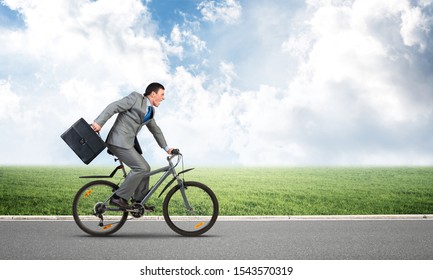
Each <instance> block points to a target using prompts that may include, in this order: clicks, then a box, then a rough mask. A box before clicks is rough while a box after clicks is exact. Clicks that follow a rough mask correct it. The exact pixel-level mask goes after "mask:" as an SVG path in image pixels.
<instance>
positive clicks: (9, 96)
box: [0, 80, 21, 121]
mask: <svg viewBox="0 0 433 280" xmlns="http://www.w3.org/2000/svg"><path fill="white" fill-rule="evenodd" d="M20 99H21V98H20V97H19V96H17V95H16V94H15V93H13V92H12V91H11V85H10V83H9V81H7V80H0V100H1V103H0V112H1V114H0V121H10V120H15V119H16V117H17V114H19V107H20Z"/></svg>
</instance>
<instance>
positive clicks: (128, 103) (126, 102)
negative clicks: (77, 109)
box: [95, 92, 137, 127]
mask: <svg viewBox="0 0 433 280" xmlns="http://www.w3.org/2000/svg"><path fill="white" fill-rule="evenodd" d="M136 99H137V94H136V93H135V92H132V93H131V94H129V95H128V96H125V97H124V98H122V99H120V100H118V101H114V102H113V103H111V104H109V105H108V106H107V107H106V108H105V109H104V110H103V111H102V113H101V114H100V115H99V116H98V117H97V118H96V119H95V122H96V123H97V124H99V125H100V126H101V127H102V126H104V124H105V123H106V122H107V121H108V120H109V119H110V118H111V117H112V116H113V115H114V114H117V113H120V112H124V111H126V110H129V109H130V108H131V107H132V106H133V105H134V103H135V101H136Z"/></svg>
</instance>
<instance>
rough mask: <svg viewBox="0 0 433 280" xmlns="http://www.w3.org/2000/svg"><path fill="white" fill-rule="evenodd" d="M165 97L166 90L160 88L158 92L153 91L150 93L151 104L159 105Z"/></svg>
mask: <svg viewBox="0 0 433 280" xmlns="http://www.w3.org/2000/svg"><path fill="white" fill-rule="evenodd" d="M164 99H165V90H163V89H162V88H160V89H159V90H158V91H157V92H154V91H153V92H152V93H151V94H150V98H149V100H150V104H152V106H154V107H158V106H159V104H160V103H161V102H162V101H163V100H164Z"/></svg>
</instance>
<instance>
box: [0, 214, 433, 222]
mask: <svg viewBox="0 0 433 280" xmlns="http://www.w3.org/2000/svg"><path fill="white" fill-rule="evenodd" d="M431 219H433V214H407V215H320V216H219V217H218V221H306V220H310V221H312V220H323V221H326V220H328V221H336V220H341V221H343V220H431ZM73 220H74V219H73V217H72V216H27V215H3V216H0V221H73ZM134 220H135V221H163V220H164V217H163V216H143V217H141V218H139V219H134Z"/></svg>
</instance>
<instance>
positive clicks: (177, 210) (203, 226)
mask: <svg viewBox="0 0 433 280" xmlns="http://www.w3.org/2000/svg"><path fill="white" fill-rule="evenodd" d="M184 186H185V194H186V196H187V200H188V202H189V204H190V206H191V208H192V209H189V210H188V209H187V207H186V206H185V203H184V200H183V197H182V193H181V187H180V185H176V186H174V187H173V188H172V189H171V190H170V191H169V192H168V194H167V196H166V197H165V199H164V203H163V208H162V210H163V215H164V219H165V221H166V223H167V225H168V226H169V227H170V228H171V229H172V230H173V231H175V232H176V233H178V234H180V235H183V236H199V235H201V234H203V233H205V232H207V231H208V230H210V229H211V228H212V227H213V225H214V224H215V222H216V220H217V218H218V211H219V205H218V199H217V197H216V195H215V194H214V192H213V191H212V190H211V189H210V188H209V187H208V186H206V185H204V184H202V183H199V182H193V181H188V182H184Z"/></svg>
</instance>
